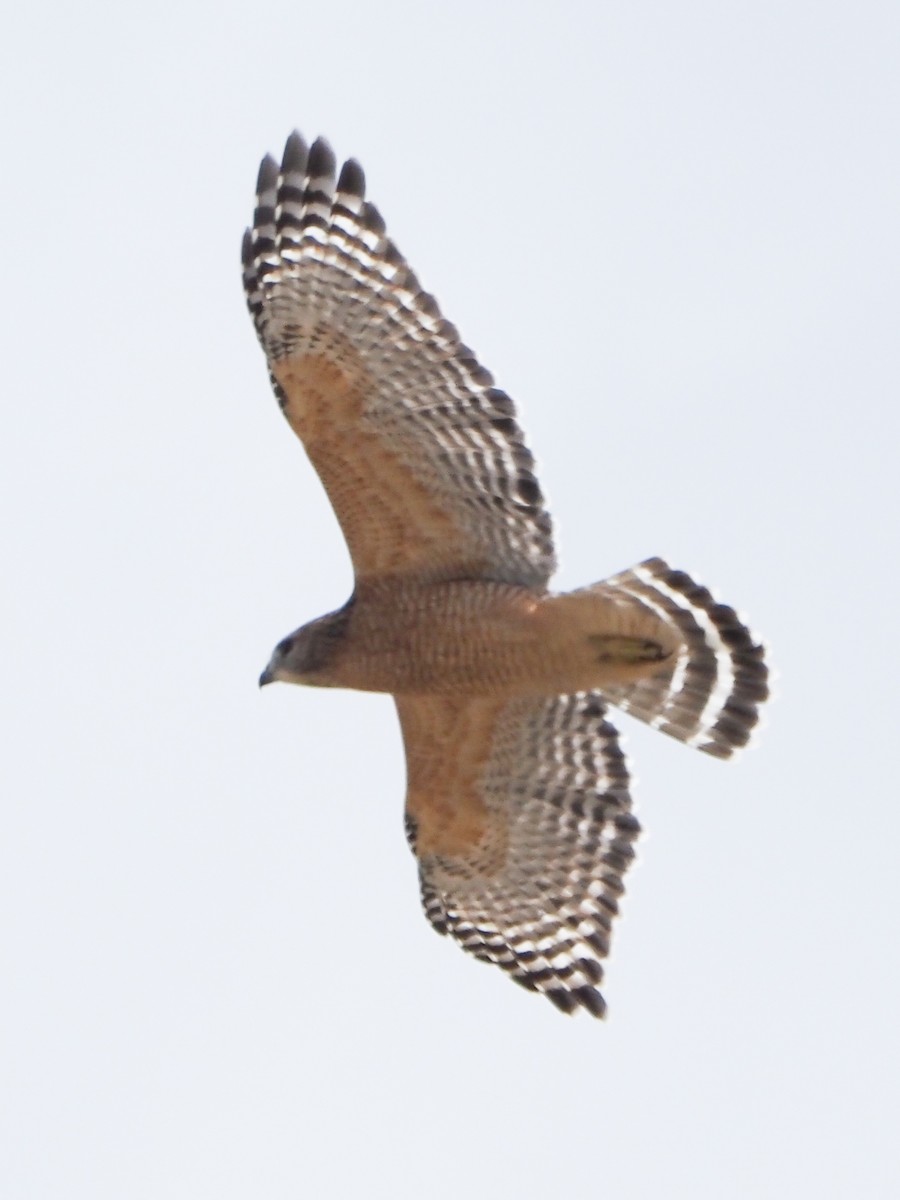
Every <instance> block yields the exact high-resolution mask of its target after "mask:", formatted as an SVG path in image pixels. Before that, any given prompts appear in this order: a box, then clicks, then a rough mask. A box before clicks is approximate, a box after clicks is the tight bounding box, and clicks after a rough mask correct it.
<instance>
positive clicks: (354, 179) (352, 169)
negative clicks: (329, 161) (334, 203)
mask: <svg viewBox="0 0 900 1200" xmlns="http://www.w3.org/2000/svg"><path fill="white" fill-rule="evenodd" d="M337 190H338V191H339V192H343V194H344V195H349V196H358V197H359V199H360V200H362V199H363V198H364V197H365V194H366V175H365V172H364V171H363V169H362V167H361V166H360V165H359V163H358V162H357V161H356V159H355V158H348V159H347V161H346V162H345V163H344V165H343V166H342V167H341V174H340V177H339V179H338V185H337Z"/></svg>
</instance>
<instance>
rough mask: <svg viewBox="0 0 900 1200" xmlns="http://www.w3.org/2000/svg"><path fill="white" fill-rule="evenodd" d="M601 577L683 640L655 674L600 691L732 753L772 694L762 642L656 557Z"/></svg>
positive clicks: (674, 731) (710, 749)
mask: <svg viewBox="0 0 900 1200" xmlns="http://www.w3.org/2000/svg"><path fill="white" fill-rule="evenodd" d="M606 582H607V585H608V586H610V587H613V588H615V589H617V590H619V591H622V592H625V593H626V594H627V595H629V596H632V597H634V598H635V599H636V600H639V601H640V602H641V603H642V604H644V605H646V606H647V607H649V608H651V609H653V610H654V611H655V612H657V613H658V614H659V615H660V616H661V617H664V618H665V619H666V620H667V621H668V622H670V623H671V624H673V625H675V626H676V627H677V629H678V631H679V633H680V635H681V638H682V641H683V646H682V649H681V651H680V652H679V654H678V655H677V656H676V658H675V660H674V662H673V663H672V664H671V665H670V666H667V667H666V668H665V669H664V670H663V671H661V672H660V673H659V674H657V675H654V676H652V677H651V678H648V679H641V680H639V681H637V682H635V683H619V684H610V685H607V686H604V688H603V692H604V695H605V696H607V698H608V699H609V700H610V701H611V702H612V703H613V704H615V705H617V706H618V707H619V708H621V709H622V710H623V711H625V712H627V713H630V714H631V715H632V716H634V717H638V718H639V719H640V720H642V721H646V722H647V724H648V725H652V726H653V728H654V729H661V730H662V731H663V733H668V734H669V735H670V736H672V737H675V738H678V740H679V741H682V742H686V743H687V744H688V745H690V746H696V748H697V749H698V750H703V751H704V752H705V753H706V754H712V755H714V756H715V757H716V758H730V757H731V755H732V754H733V753H734V752H735V751H737V750H739V749H741V747H742V746H745V745H746V744H747V742H748V741H749V739H750V734H751V732H752V731H753V728H754V726H755V725H756V724H757V722H758V721H759V706H760V705H761V704H762V703H763V701H764V700H765V699H766V697H767V696H768V694H769V687H768V674H769V672H768V667H767V666H766V662H765V650H764V647H763V646H762V645H760V644H759V643H757V642H755V641H754V639H753V636H752V634H751V633H750V631H749V630H748V629H747V627H746V626H745V625H744V624H743V623H742V622H741V620H740V619H739V617H738V615H737V613H736V612H735V611H734V609H733V608H729V607H728V606H727V605H725V604H718V603H716V601H715V600H714V599H713V597H712V595H711V593H710V592H709V590H708V589H707V588H705V587H702V586H700V585H699V584H697V583H695V582H694V581H693V580H692V579H691V578H690V576H689V575H687V574H685V572H684V571H674V570H672V568H671V567H669V566H668V564H667V563H665V562H663V560H662V559H660V558H650V559H647V561H646V562H643V563H640V564H639V565H638V566H636V567H632V568H631V569H630V570H628V571H623V572H621V574H619V575H615V576H613V577H612V578H611V579H609V580H607V581H606Z"/></svg>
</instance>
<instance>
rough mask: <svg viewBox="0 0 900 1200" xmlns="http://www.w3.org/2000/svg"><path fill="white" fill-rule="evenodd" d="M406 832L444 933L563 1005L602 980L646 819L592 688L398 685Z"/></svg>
mask: <svg viewBox="0 0 900 1200" xmlns="http://www.w3.org/2000/svg"><path fill="white" fill-rule="evenodd" d="M396 703H397V710H398V712H399V714H400V723H401V726H402V729H403V741H404V745H405V748H406V759H407V775H408V779H407V801H406V818H407V834H408V837H409V840H410V845H411V846H412V848H413V851H414V853H415V854H416V856H417V858H418V860H419V878H420V883H421V891H422V902H423V904H424V906H425V912H426V914H427V916H428V918H429V920H430V921H431V923H432V925H433V926H434V927H435V929H437V931H438V932H439V933H450V934H451V935H452V936H453V937H454V938H455V939H456V940H457V941H458V942H460V944H461V945H462V946H463V948H464V949H466V950H468V951H469V952H470V953H471V954H474V955H475V956H476V957H477V958H480V959H483V960H485V961H487V962H492V963H496V964H497V965H498V966H500V967H502V968H503V969H504V970H505V971H508V972H509V973H510V974H511V975H512V977H513V978H514V979H515V980H516V981H517V982H518V983H520V984H522V985H523V986H524V987H526V988H529V989H531V990H533V991H538V992H542V993H543V994H544V995H545V996H547V997H548V999H550V1000H552V1001H553V1003H554V1004H556V1005H557V1006H558V1007H559V1008H561V1009H562V1010H563V1011H564V1012H573V1011H574V1010H575V1009H577V1008H579V1007H583V1008H586V1009H587V1010H588V1011H589V1012H591V1013H593V1015H594V1016H603V1015H604V1013H605V1010H606V1004H605V1002H604V1000H603V997H602V996H601V994H600V992H599V991H598V985H599V983H600V982H601V980H602V978H603V967H602V965H601V962H602V960H603V959H604V958H605V957H606V955H607V953H608V951H609V939H610V931H611V926H612V920H613V917H615V915H616V913H617V911H618V901H619V897H620V896H621V894H622V891H623V885H622V878H623V876H624V874H625V872H626V871H627V869H628V867H629V865H630V863H631V860H632V859H633V857H634V850H633V846H632V843H633V842H634V841H635V839H636V838H637V836H638V833H639V832H640V826H639V825H638V822H637V820H636V819H635V817H634V816H633V815H632V813H631V798H630V796H629V793H628V771H627V768H626V765H625V761H624V757H623V755H622V751H621V750H620V749H619V744H618V738H617V735H616V731H615V729H614V728H613V727H612V725H610V724H609V722H608V721H607V720H606V715H605V706H604V704H603V700H602V698H601V697H600V696H599V694H596V693H587V694H578V695H572V696H558V697H536V698H530V697H529V698H522V699H513V700H509V699H506V700H500V699H493V698H482V697H474V698H469V699H456V698H442V697H433V696H398V697H396Z"/></svg>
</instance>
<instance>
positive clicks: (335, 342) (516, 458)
mask: <svg viewBox="0 0 900 1200" xmlns="http://www.w3.org/2000/svg"><path fill="white" fill-rule="evenodd" d="M335 167H336V164H335V158H334V155H333V154H332V152H331V149H330V147H329V146H328V143H327V142H325V141H323V140H322V139H319V140H318V141H316V142H314V143H313V145H312V146H311V147H309V148H308V147H307V146H306V143H305V142H304V141H303V140H302V138H300V137H299V135H298V134H294V135H292V137H291V138H289V139H288V143H287V146H286V148H285V152H284V158H283V159H282V162H281V166H280V167H279V166H278V165H277V164H276V163H275V162H274V160H273V159H271V158H266V159H264V160H263V163H262V166H261V168H260V173H259V182H258V187H257V206H256V212H255V215H254V220H253V228H252V230H248V231H247V233H246V235H245V238H244V248H243V261H244V286H245V289H246V292H247V303H248V305H249V307H250V312H251V314H252V316H253V320H254V322H255V324H256V330H257V333H258V334H259V338H260V341H261V342H262V345H263V349H264V350H265V353H266V359H267V362H268V366H269V372H270V375H271V378H272V383H273V385H274V387H275V391H276V394H277V396H278V399H279V401H280V403H281V406H282V409H283V410H284V413H285V416H286V417H287V419H288V421H289V422H290V424H291V427H292V428H293V429H294V431H295V433H297V435H298V436H299V437H300V438H301V440H302V441H303V444H304V446H305V447H306V451H307V453H308V454H309V457H310V459H311V460H312V463H313V465H314V466H315V468H316V470H317V471H318V473H319V477H320V478H321V480H322V482H323V484H324V485H325V490H326V491H327V492H328V495H329V498H330V499H331V502H332V504H333V506H334V509H335V513H336V514H337V518H338V520H339V521H340V524H341V528H342V529H343V532H344V536H345V537H346V539H347V544H348V546H349V549H350V556H351V558H352V559H353V566H354V570H355V573H356V578H357V584H364V583H365V581H366V580H367V579H370V578H375V577H379V576H384V575H395V574H402V573H411V574H415V575H416V576H417V577H419V578H420V579H423V580H426V579H435V580H437V579H458V578H469V579H477V578H490V579H497V580H502V581H505V582H509V583H521V584H525V585H527V586H531V587H535V586H537V587H540V586H543V585H544V584H546V582H547V580H548V579H549V577H550V575H551V574H552V572H553V569H554V554H553V540H552V532H551V526H550V517H549V515H548V514H547V512H546V510H545V508H544V505H543V500H542V497H541V491H540V488H539V486H538V484H537V481H536V479H535V476H534V460H533V458H532V456H531V453H530V452H529V450H528V448H527V447H526V445H525V441H524V438H523V435H522V431H521V430H520V429H519V426H518V424H517V423H516V420H515V410H514V408H513V404H512V401H511V400H510V398H509V396H507V395H506V393H505V392H501V391H500V390H499V389H497V388H495V387H494V386H493V379H492V377H491V375H490V373H489V372H488V371H486V370H485V369H484V368H483V367H482V366H480V365H479V363H478V362H477V361H476V359H475V357H474V355H473V354H472V351H471V350H469V349H468V348H467V347H466V346H464V345H463V344H462V342H461V341H460V339H459V336H458V334H457V332H456V330H455V328H454V327H453V326H452V325H451V324H450V323H449V322H448V321H445V320H444V319H443V318H442V317H441V314H440V312H439V310H438V307H437V304H436V303H435V301H434V299H433V297H431V296H429V295H428V294H427V293H426V292H424V291H422V289H421V287H420V286H419V283H418V280H417V279H416V277H415V275H414V274H413V273H412V271H411V270H410V269H409V267H408V266H407V264H406V262H405V260H404V259H403V257H402V255H401V254H400V253H399V252H398V251H397V248H396V247H395V246H394V244H393V242H391V241H390V240H389V239H388V238H387V237H386V235H385V227H384V222H383V221H382V219H381V217H380V216H379V214H378V212H377V210H376V209H375V208H374V207H373V206H372V205H371V204H370V203H368V202H367V201H366V200H365V199H364V195H365V180H364V176H363V173H362V170H361V168H360V166H359V164H358V163H356V162H355V161H353V160H352V159H351V160H350V161H349V162H346V163H345V164H344V166H343V169H342V170H341V172H340V175H339V176H337V175H336V170H335Z"/></svg>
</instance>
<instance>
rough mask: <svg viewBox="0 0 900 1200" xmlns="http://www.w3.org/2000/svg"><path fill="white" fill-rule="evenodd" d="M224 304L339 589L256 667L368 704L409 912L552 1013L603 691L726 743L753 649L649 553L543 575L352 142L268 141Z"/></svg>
mask: <svg viewBox="0 0 900 1200" xmlns="http://www.w3.org/2000/svg"><path fill="white" fill-rule="evenodd" d="M242 257H243V279H244V287H245V289H246V294H247V303H248V306H249V309H250V313H251V315H252V317H253V321H254V324H255V326H256V331H257V334H258V335H259V340H260V342H261V343H262V347H263V350H264V352H265V356H266V363H267V366H268V369H269V376H270V379H271V382H272V386H273V388H274V390H275V394H276V396H277V398H278V402H279V404H280V405H281V408H282V410H283V412H284V415H285V416H286V417H287V420H288V422H289V424H290V426H291V428H292V429H293V430H294V432H295V433H296V434H297V436H298V437H299V438H300V440H301V441H302V443H303V445H304V447H305V449H306V452H307V454H308V456H309V458H310V460H311V462H312V464H313V466H314V467H315V469H316V471H317V472H318V474H319V478H320V479H321V481H322V483H323V485H324V487H325V490H326V492H327V493H328V496H329V499H330V500H331V503H332V505H333V506H334V510H335V513H336V514H337V518H338V521H339V522H340V525H341V529H342V530H343V533H344V536H345V538H346V540H347V544H348V547H349V550H350V555H351V558H352V562H353V570H354V579H355V582H354V589H353V594H352V596H351V597H350V599H349V600H348V601H347V603H346V604H344V605H343V607H341V608H339V609H337V610H336V611H335V612H332V613H329V614H328V615H327V616H324V617H319V618H318V619H317V620H314V621H311V622H309V623H308V624H306V625H303V626H302V627H301V628H300V629H298V630H297V631H296V632H295V633H292V634H290V635H289V636H288V637H286V638H284V639H283V641H281V642H280V643H279V644H278V646H277V647H276V648H275V651H274V653H273V654H272V657H271V660H270V662H269V664H268V666H267V667H266V669H265V670H264V671H263V673H262V676H261V677H260V684H261V685H262V684H266V683H270V682H272V681H274V680H283V681H285V682H288V683H296V684H308V685H312V686H317V687H343V688H358V689H362V690H364V691H371V692H387V693H390V694H391V695H392V696H393V697H394V702H395V704H396V706H397V713H398V716H399V720H400V728H401V731H402V735H403V743H404V748H405V752H406V764H407V795H406V831H407V837H408V839H409V843H410V846H411V848H412V850H413V852H414V853H415V855H416V858H417V860H418V866H419V882H420V889H421V896H422V902H423V905H424V908H425V913H426V915H427V917H428V919H429V920H430V921H431V923H432V925H433V926H434V928H435V929H436V930H437V931H438V932H439V933H449V934H450V935H451V936H452V937H454V938H455V939H456V940H457V941H458V942H459V943H460V944H461V945H462V946H463V947H464V948H465V949H466V950H468V951H469V952H470V953H471V954H473V955H475V956H476V957H477V958H480V959H483V960H485V961H487V962H491V963H495V964H497V965H498V966H499V967H502V968H503V969H504V970H505V971H507V972H508V973H509V974H510V975H511V976H512V977H513V979H515V980H516V981H517V982H518V983H520V984H522V985H523V986H524V987H526V988H529V989H531V990H533V991H537V992H541V993H543V995H545V996H546V997H547V998H548V999H549V1000H551V1001H552V1002H553V1003H554V1004H555V1005H556V1006H557V1007H558V1008H560V1009H562V1010H563V1011H564V1012H573V1011H575V1010H577V1009H585V1010H587V1011H588V1012H590V1013H592V1014H593V1015H594V1016H598V1017H599V1016H603V1015H604V1013H605V1010H606V1004H605V1001H604V999H603V997H602V995H601V993H600V991H599V985H600V983H601V981H602V978H603V960H604V958H605V957H606V955H607V953H608V951H609V943H610V932H611V926H612V921H613V918H614V917H615V916H616V914H617V912H618V908H619V900H620V897H621V896H622V892H623V883H622V881H623V877H624V875H625V873H626V871H627V870H628V867H629V865H630V863H631V862H632V860H633V858H634V843H635V840H636V839H637V837H638V834H639V832H640V826H639V825H638V822H637V820H636V819H635V817H634V815H633V813H632V803H631V797H630V795H629V777H628V770H627V767H626V764H625V760H624V757H623V754H622V751H621V749H620V748H619V741H618V736H617V733H616V730H615V728H614V727H613V725H612V724H611V723H610V721H609V719H608V710H609V707H610V706H611V705H614V706H616V707H618V708H621V709H623V710H624V711H625V712H628V713H631V714H632V715H633V716H635V717H637V718H639V719H640V720H642V721H645V722H647V723H648V724H649V725H651V726H652V727H654V728H656V729H659V730H662V732H664V733H667V734H670V735H671V736H672V737H675V738H678V739H679V740H680V741H682V742H685V743H687V744H688V745H690V746H694V747H696V748H697V749H699V750H702V751H704V752H705V753H707V754H711V755H713V756H714V757H717V758H728V757H730V756H731V754H733V753H734V751H736V750H738V749H739V748H740V747H742V746H743V745H744V744H745V743H746V742H747V740H748V738H749V735H750V732H751V730H752V729H753V726H754V725H755V724H756V722H757V720H758V710H759V705H760V704H761V702H762V701H763V700H765V698H766V696H767V694H768V688H767V675H768V672H767V668H766V665H765V660H764V652H763V648H762V646H761V645H759V644H757V643H756V642H755V641H754V639H753V637H752V635H751V634H750V632H749V631H748V630H747V628H746V627H745V626H744V625H743V624H742V622H741V621H740V620H739V618H738V616H737V615H736V613H735V611H734V610H733V609H732V608H729V607H727V606H726V605H723V604H719V603H717V602H716V601H715V600H714V599H713V597H712V596H711V594H710V592H709V591H708V590H707V589H706V588H704V587H702V586H700V585H699V584H697V583H695V582H694V581H693V580H692V579H691V578H690V577H689V576H688V575H687V574H685V573H684V572H683V571H678V570H673V569H672V568H670V567H669V566H668V565H667V564H666V563H665V562H663V561H662V560H661V559H659V558H651V559H648V560H647V561H646V562H642V563H640V564H639V565H637V566H634V567H631V568H629V569H628V570H625V571H622V572H620V573H619V574H617V575H613V576H612V577H611V578H608V579H605V580H604V581H603V582H601V583H595V584H593V585H591V586H589V587H584V588H580V589H579V590H577V591H573V592H568V593H563V594H558V593H556V594H555V593H553V592H551V591H550V590H549V589H548V584H549V581H550V578H551V576H552V575H553V572H554V570H555V566H556V560H555V555H554V548H553V534H552V528H551V523H550V517H549V514H548V513H547V511H546V509H545V507H544V502H543V498H542V495H541V489H540V487H539V485H538V482H537V479H536V478H535V473H534V459H533V458H532V455H531V453H530V451H529V450H528V448H527V446H526V444H525V440H524V437H523V434H522V431H521V429H520V427H519V425H518V423H517V420H516V414H515V409H514V406H513V403H512V401H511V400H510V398H509V396H508V395H507V394H506V393H505V392H503V391H501V390H500V389H498V388H496V387H495V386H494V381H493V377H492V376H491V374H490V373H489V372H488V371H486V370H485V369H484V367H482V366H481V365H480V364H479V363H478V361H477V360H476V358H475V356H474V354H473V353H472V351H471V350H470V349H469V348H468V347H467V346H465V345H464V344H463V343H462V341H461V340H460V337H459V334H458V333H457V331H456V329H455V327H454V326H453V325H451V324H450V322H449V321H446V320H445V319H444V318H443V317H442V316H441V313H440V310H439V309H438V306H437V304H436V303H435V301H434V298H433V297H432V296H430V295H429V294H428V293H427V292H424V291H423V290H422V288H421V287H420V285H419V281H418V279H417V278H416V276H415V275H414V274H413V272H412V271H411V270H410V268H409V266H408V265H407V263H406V261H405V259H404V258H403V256H402V255H401V254H400V252H399V251H398V250H397V248H396V247H395V245H394V243H393V242H392V241H391V240H390V239H389V238H388V237H387V235H386V233H385V225H384V221H383V220H382V218H381V216H380V215H379V213H378V210H377V209H376V208H375V207H374V206H373V205H372V204H371V203H370V202H369V201H367V200H366V199H365V177H364V175H363V172H362V169H361V168H360V166H359V164H358V163H357V162H356V161H354V160H353V159H351V160H349V161H348V162H346V163H344V165H343V167H342V168H341V170H340V172H339V173H338V172H337V170H336V161H335V157H334V154H333V153H332V150H331V148H330V146H329V145H328V143H327V142H326V141H325V140H324V139H321V138H320V139H318V140H316V141H315V142H313V144H312V146H308V145H307V143H306V142H305V141H304V140H303V138H302V137H300V135H299V134H297V133H294V134H292V135H291V136H290V137H289V138H288V141H287V145H286V146H285V150H284V156H283V158H282V160H281V163H280V165H279V164H278V163H276V162H275V161H274V159H272V158H271V157H266V158H264V159H263V161H262V164H261V166H260V170H259V178H258V185H257V198H256V209H255V212H254V216H253V227H252V229H249V230H248V231H247V232H246V233H245V235H244V243H243V255H242Z"/></svg>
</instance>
